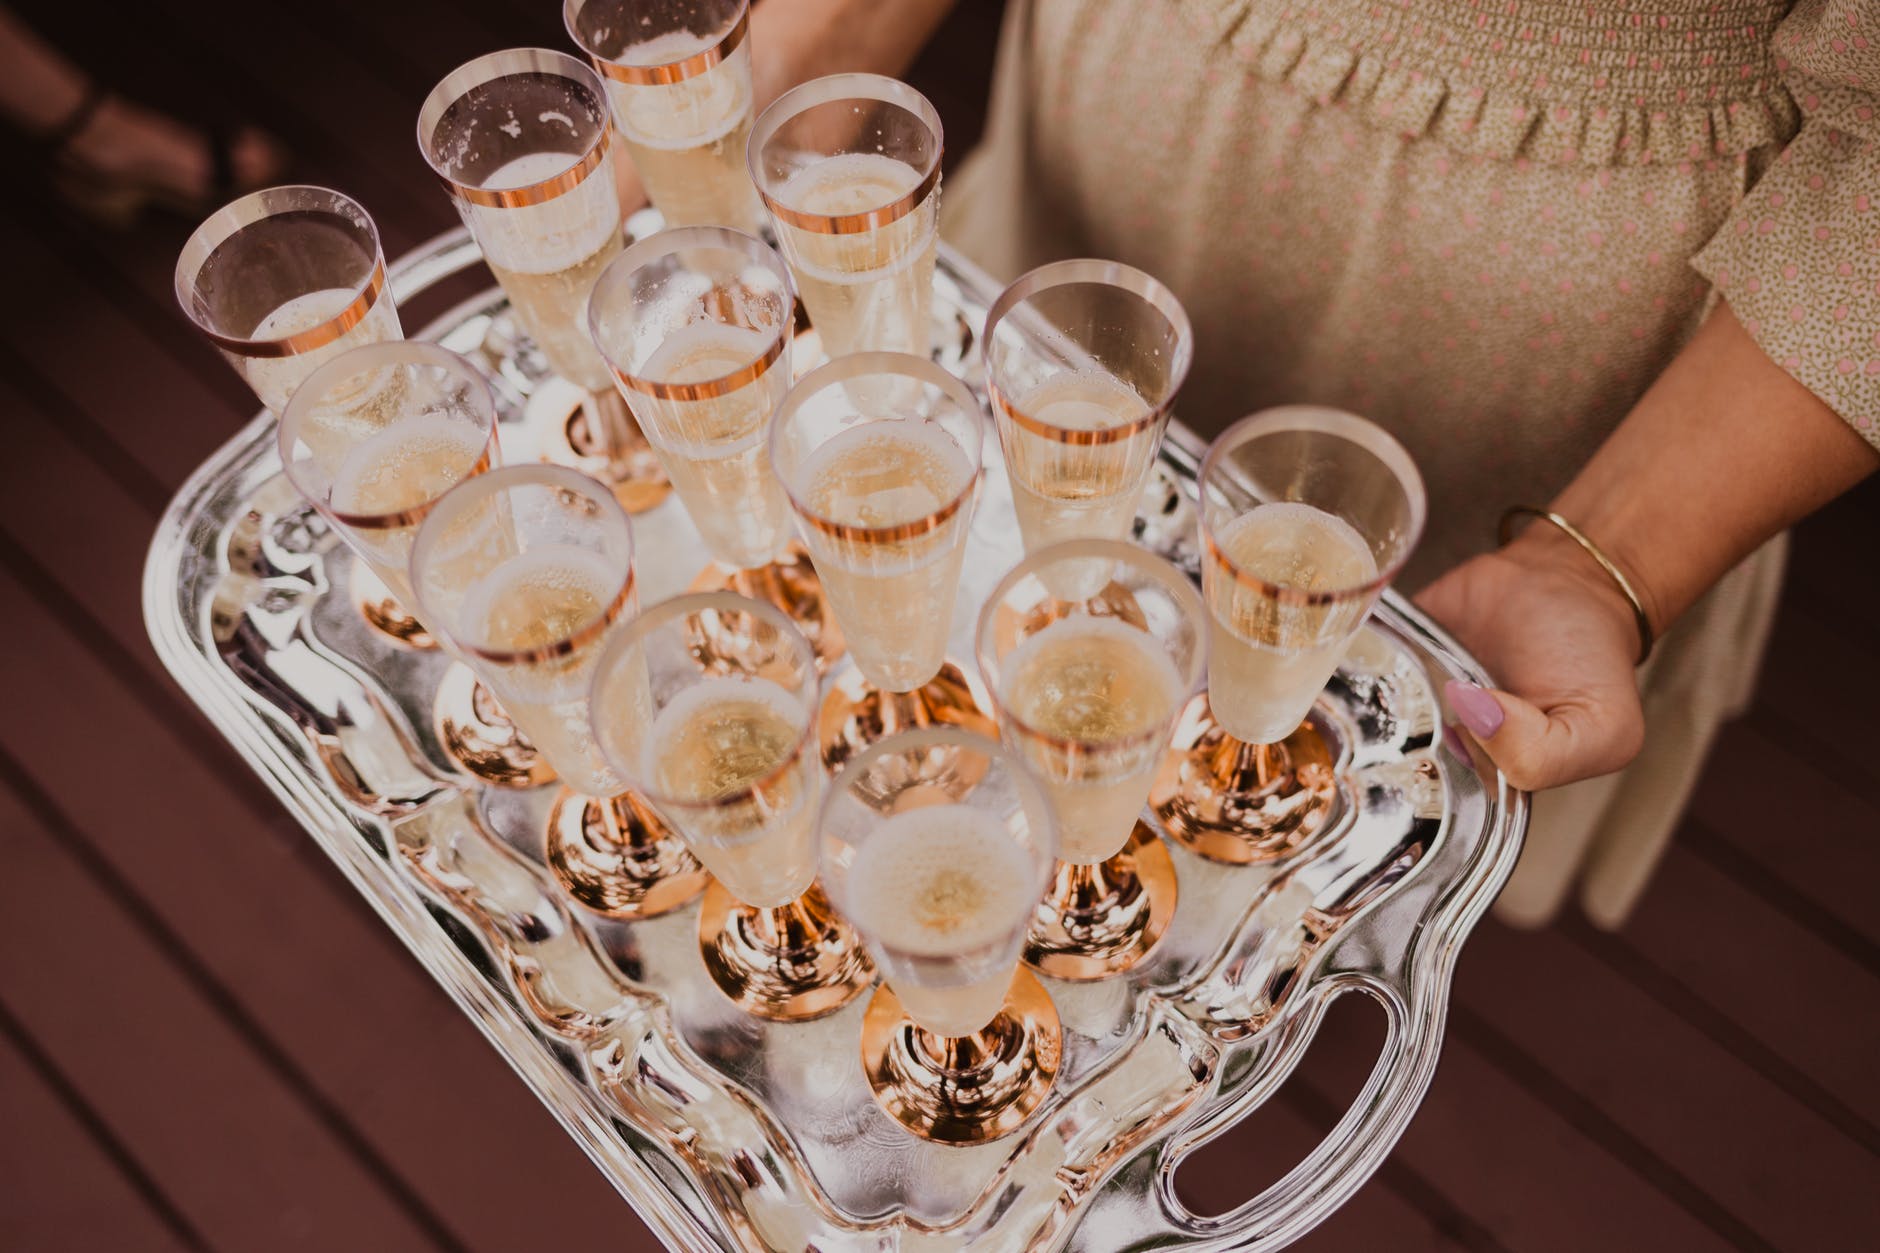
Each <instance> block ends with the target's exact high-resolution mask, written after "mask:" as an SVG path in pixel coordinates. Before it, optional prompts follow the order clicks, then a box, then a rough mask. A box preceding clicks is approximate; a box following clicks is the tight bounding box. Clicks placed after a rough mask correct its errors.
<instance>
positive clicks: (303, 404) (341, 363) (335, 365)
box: [274, 339, 497, 531]
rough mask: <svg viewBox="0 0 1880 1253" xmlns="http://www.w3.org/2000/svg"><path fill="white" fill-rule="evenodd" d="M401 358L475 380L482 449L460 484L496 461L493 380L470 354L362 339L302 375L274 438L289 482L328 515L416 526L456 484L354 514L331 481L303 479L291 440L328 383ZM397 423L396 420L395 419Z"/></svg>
mask: <svg viewBox="0 0 1880 1253" xmlns="http://www.w3.org/2000/svg"><path fill="white" fill-rule="evenodd" d="M381 358H382V359H383V360H381ZM399 362H411V363H416V364H420V365H425V366H431V367H435V368H437V369H441V370H446V371H449V372H450V373H452V374H456V375H458V376H460V377H462V378H465V379H467V380H469V381H471V382H472V383H473V384H474V386H472V387H471V389H470V394H471V396H472V397H473V400H472V402H471V403H472V404H473V406H474V408H475V416H476V418H477V420H478V425H479V426H480V427H481V428H482V429H483V452H482V455H481V456H480V457H479V458H478V459H477V461H476V462H475V464H474V465H473V466H472V468H471V470H470V472H469V473H468V474H466V475H464V477H463V478H461V479H458V480H457V483H462V482H465V481H466V480H468V479H472V478H476V477H478V476H479V475H480V474H484V473H487V472H488V471H489V470H491V469H493V468H494V467H495V465H496V455H497V448H496V443H497V441H496V429H497V424H496V397H495V394H494V393H493V392H492V391H491V390H490V383H489V380H488V379H487V378H485V377H484V376H483V372H482V371H481V370H479V369H477V368H476V366H474V365H473V364H471V362H470V361H469V359H468V358H466V357H464V356H463V355H462V354H460V353H455V352H452V351H451V350H450V349H448V348H445V347H443V346H442V345H439V344H433V343H428V342H426V341H424V340H418V339H392V340H386V341H384V342H383V343H377V344H361V345H360V346H359V347H357V348H348V349H347V350H346V351H345V352H342V353H340V354H339V355H338V356H337V357H334V358H333V359H332V360H331V361H323V362H321V363H320V365H319V366H318V367H317V368H315V369H314V370H313V371H312V372H311V373H309V374H308V375H307V377H306V378H305V379H303V380H301V384H300V386H299V387H296V388H295V389H294V394H293V395H292V396H290V397H288V399H287V404H286V406H285V407H283V408H282V410H281V416H280V420H279V421H278V422H276V423H275V430H274V441H275V448H276V450H277V451H278V452H279V454H280V458H281V471H282V473H284V474H286V475H287V481H288V482H290V483H292V484H293V485H294V489H295V490H296V491H298V492H299V493H300V494H301V495H302V496H304V497H306V499H307V500H308V501H310V502H312V504H313V507H314V508H315V509H317V510H319V511H320V512H321V513H323V514H325V515H326V516H327V517H329V518H332V519H333V520H334V521H336V522H339V523H341V524H343V525H345V526H349V527H353V528H355V529H357V530H362V531H389V530H393V529H396V528H399V527H407V526H415V525H417V524H418V523H420V522H423V521H424V519H425V517H426V515H428V514H429V513H430V512H431V510H432V509H434V508H436V507H437V503H438V502H439V501H441V500H443V499H444V497H445V496H447V495H449V494H450V492H451V490H452V489H453V488H455V487H456V486H457V483H452V484H451V485H450V487H447V488H445V489H444V490H443V491H441V492H439V493H438V494H437V495H435V496H433V497H431V498H430V499H429V500H426V501H423V502H421V503H419V504H416V505H412V506H411V507H409V508H407V509H397V510H394V511H392V512H391V513H376V514H372V513H359V514H355V513H345V512H342V511H341V510H338V509H335V508H333V506H332V504H331V498H332V495H333V492H332V488H331V486H329V487H328V488H327V489H326V491H324V492H321V493H318V494H315V493H314V492H311V491H309V490H307V485H306V484H305V483H303V482H302V481H301V478H302V476H301V473H300V471H299V470H298V469H297V467H298V466H300V465H301V464H302V463H303V462H304V461H305V458H301V457H295V456H294V455H293V445H294V442H295V440H297V439H298V438H299V436H300V429H301V427H302V426H303V425H305V423H306V420H307V415H308V413H309V411H311V410H312V409H313V408H314V407H315V405H316V404H317V403H318V401H319V398H320V396H321V395H323V394H324V389H325V386H326V384H328V383H330V382H332V381H333V380H334V379H337V378H339V377H341V376H342V375H347V374H353V373H358V372H360V371H361V370H367V369H372V368H375V367H377V366H380V365H386V364H393V363H399ZM395 422H396V420H394V424H395ZM388 429H389V426H388ZM479 467H480V468H479Z"/></svg>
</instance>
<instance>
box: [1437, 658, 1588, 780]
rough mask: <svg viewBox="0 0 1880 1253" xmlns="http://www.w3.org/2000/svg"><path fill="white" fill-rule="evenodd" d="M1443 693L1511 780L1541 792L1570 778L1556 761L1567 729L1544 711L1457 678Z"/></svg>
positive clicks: (1466, 727)
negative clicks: (1567, 777)
mask: <svg viewBox="0 0 1880 1253" xmlns="http://www.w3.org/2000/svg"><path fill="white" fill-rule="evenodd" d="M1443 695H1444V697H1445V698H1446V699H1447V700H1448V701H1449V707H1450V709H1452V710H1454V711H1455V715H1456V721H1458V722H1460V723H1461V724H1462V726H1463V729H1464V730H1466V731H1468V733H1469V734H1470V735H1472V736H1474V737H1475V740H1476V742H1477V743H1479V744H1480V745H1481V746H1482V748H1483V750H1484V751H1486V752H1487V753H1488V756H1489V758H1490V759H1491V760H1492V761H1493V762H1494V763H1495V767H1496V768H1497V769H1498V770H1500V771H1501V772H1502V773H1503V774H1504V775H1506V776H1507V777H1508V782H1510V783H1512V784H1514V785H1515V786H1516V787H1518V788H1523V789H1525V790H1527V791H1538V790H1540V789H1541V788H1546V787H1553V786H1554V785H1555V784H1557V783H1563V782H1565V781H1566V778H1565V777H1564V776H1563V774H1562V771H1561V769H1560V766H1561V764H1562V763H1561V762H1560V761H1559V760H1558V759H1559V758H1560V757H1561V755H1562V754H1561V753H1560V752H1559V751H1558V750H1559V749H1560V748H1561V747H1562V745H1561V743H1560V741H1561V740H1562V739H1563V738H1565V737H1564V736H1563V734H1562V732H1563V730H1564V728H1562V727H1560V726H1556V725H1553V724H1552V720H1551V719H1549V718H1548V716H1547V715H1546V714H1545V713H1543V712H1542V711H1541V710H1540V709H1537V708H1536V707H1535V706H1533V705H1531V704H1529V703H1528V702H1527V701H1524V700H1522V699H1521V698H1520V697H1519V696H1515V695H1512V694H1510V693H1508V692H1495V691H1490V690H1489V689H1488V688H1485V687H1477V686H1476V685H1475V684H1473V683H1465V682H1462V681H1461V680H1455V679H1452V680H1451V681H1450V682H1448V683H1447V684H1445V685H1444V686H1443Z"/></svg>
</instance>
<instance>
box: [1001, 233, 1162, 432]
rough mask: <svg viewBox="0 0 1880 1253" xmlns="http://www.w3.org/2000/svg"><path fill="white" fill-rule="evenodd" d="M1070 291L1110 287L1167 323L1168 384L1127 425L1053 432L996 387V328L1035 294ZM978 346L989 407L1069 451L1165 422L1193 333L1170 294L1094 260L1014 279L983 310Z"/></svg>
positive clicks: (1154, 282) (1150, 280)
mask: <svg viewBox="0 0 1880 1253" xmlns="http://www.w3.org/2000/svg"><path fill="white" fill-rule="evenodd" d="M1073 285H1087V286H1103V287H1113V288H1117V289H1118V290H1121V291H1126V292H1128V293H1130V294H1131V295H1132V296H1135V297H1137V298H1139V299H1140V300H1141V301H1142V302H1143V303H1144V304H1147V305H1148V306H1149V307H1150V308H1152V309H1154V310H1155V311H1156V312H1157V313H1160V314H1161V315H1162V316H1163V317H1165V318H1167V319H1168V321H1169V325H1170V326H1171V327H1172V328H1173V329H1174V331H1175V345H1176V346H1175V360H1174V361H1173V362H1172V363H1171V365H1170V367H1169V377H1168V382H1167V383H1166V384H1165V385H1164V387H1163V388H1162V394H1161V395H1160V396H1159V397H1157V398H1156V399H1155V400H1154V401H1152V402H1150V405H1149V412H1148V413H1146V414H1144V415H1143V416H1142V417H1140V418H1138V419H1136V420H1135V421H1133V422H1128V423H1125V424H1123V425H1121V426H1109V427H1103V428H1102V429H1100V430H1089V429H1084V428H1076V427H1065V426H1056V425H1053V424H1052V423H1049V422H1043V421H1040V420H1039V419H1037V418H1035V417H1032V416H1031V415H1030V414H1027V413H1026V412H1024V410H1022V409H1020V408H1019V407H1018V405H1017V404H1016V403H1015V401H1014V400H1013V399H1012V397H1011V396H1010V395H1009V394H1008V389H1007V388H1004V387H1001V386H1000V383H999V374H1000V371H999V368H998V364H997V362H996V361H995V360H994V358H993V352H992V345H993V342H994V340H993V336H994V333H995V332H996V331H997V330H998V328H999V324H1000V323H1001V322H1003V321H1004V320H1005V318H1006V317H1007V316H1008V315H1009V314H1011V313H1012V312H1013V311H1014V310H1016V309H1017V308H1018V307H1019V306H1020V305H1022V304H1024V303H1025V302H1026V301H1028V300H1030V299H1031V298H1032V297H1033V296H1036V295H1037V294H1038V293H1040V292H1044V291H1049V290H1051V289H1052V288H1054V287H1069V286H1073ZM982 342H983V343H984V344H985V354H984V355H985V359H986V390H987V391H988V392H990V393H991V395H992V403H993V404H995V405H997V406H998V408H999V411H1000V412H1001V413H1004V414H1005V415H1006V416H1007V417H1009V418H1011V419H1012V421H1013V422H1015V423H1017V424H1018V425H1019V427H1021V428H1022V429H1024V430H1026V431H1028V432H1030V433H1031V434H1033V435H1038V436H1042V437H1044V438H1046V439H1050V440H1055V441H1056V442H1058V443H1060V444H1071V445H1097V444H1108V443H1113V442H1115V441H1117V440H1122V439H1128V438H1129V437H1130V436H1132V435H1135V434H1137V433H1139V432H1141V431H1144V430H1146V429H1148V428H1149V427H1151V426H1153V425H1155V424H1156V423H1158V422H1162V421H1166V420H1167V418H1168V415H1169V413H1170V411H1171V410H1172V409H1173V408H1174V406H1175V395H1176V393H1177V392H1179V391H1180V390H1181V386H1182V384H1183V383H1184V382H1186V381H1187V379H1188V370H1189V367H1190V366H1192V365H1193V364H1194V356H1195V334H1194V327H1193V325H1192V324H1191V323H1190V322H1189V320H1188V311H1187V310H1186V309H1184V308H1183V307H1182V303H1181V301H1180V300H1178V299H1177V298H1176V296H1175V293H1174V292H1172V291H1170V290H1169V288H1168V286H1167V285H1166V284H1165V283H1163V282H1162V281H1161V280H1160V279H1158V278H1156V277H1155V276H1154V275H1153V274H1149V273H1147V272H1146V271H1143V270H1139V269H1137V268H1136V267H1135V266H1133V265H1125V264H1124V263H1123V262H1121V261H1106V260H1103V259H1101V258H1096V257H1077V258H1072V259H1071V260H1068V261H1052V262H1049V263H1047V264H1045V265H1041V266H1039V267H1037V268H1036V269H1034V270H1029V271H1027V272H1026V273H1024V274H1021V275H1019V276H1018V278H1016V279H1014V280H1013V281H1012V283H1011V284H1010V285H1009V286H1007V287H1006V289H1005V290H1004V291H1002V292H1000V293H999V296H998V298H997V299H996V300H994V301H993V302H992V304H991V306H990V307H989V308H988V309H987V310H986V329H985V333H984V336H983V339H982Z"/></svg>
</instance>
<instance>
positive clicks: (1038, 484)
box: [985, 260, 1194, 574]
mask: <svg viewBox="0 0 1880 1253" xmlns="http://www.w3.org/2000/svg"><path fill="white" fill-rule="evenodd" d="M985 351H986V376H987V381H988V386H989V390H990V392H991V395H992V411H993V414H994V415H995V416H996V417H997V419H998V424H999V442H1000V443H1001V445H1002V446H1003V447H1004V450H1005V464H1006V469H1007V472H1008V474H1009V477H1010V478H1011V482H1012V505H1013V508H1014V510H1015V511H1016V512H1017V514H1018V529H1019V535H1020V536H1021V537H1022V538H1023V540H1024V543H1025V551H1026V552H1028V553H1032V552H1037V551H1039V550H1040V549H1044V548H1048V547H1050V546H1051V545H1052V544H1057V543H1061V542H1063V541H1064V540H1070V539H1125V538H1127V537H1128V535H1129V531H1130V525H1131V523H1132V522H1133V521H1134V520H1135V517H1136V509H1137V506H1138V505H1139V504H1140V503H1141V500H1142V492H1143V487H1144V485H1145V484H1146V483H1147V481H1148V478H1149V471H1150V470H1151V469H1152V468H1153V467H1154V465H1155V458H1156V452H1157V450H1158V449H1159V448H1160V447H1161V444H1162V433H1163V431H1164V430H1166V429H1167V427H1168V419H1169V411H1170V408H1171V407H1172V406H1173V404H1174V401H1175V393H1176V392H1177V391H1178V390H1179V389H1180V387H1181V384H1182V380H1183V379H1185V378H1186V377H1187V375H1188V367H1189V364H1190V362H1191V361H1192V360H1193V357H1194V332H1193V331H1192V329H1191V328H1190V327H1189V324H1188V315H1187V314H1186V313H1185V312H1183V310H1182V307H1181V303H1180V302H1179V301H1177V300H1176V299H1175V296H1174V293H1172V292H1170V291H1169V289H1168V288H1166V287H1164V286H1163V285H1162V284H1161V283H1159V282H1157V281H1156V280H1155V279H1153V278H1151V277H1150V276H1149V275H1147V274H1144V273H1143V272H1142V271H1141V270H1137V269H1134V268H1132V267H1130V266H1127V265H1123V264H1121V263H1119V262H1115V261H1088V260H1082V261H1059V262H1056V263H1054V264H1051V265H1047V266H1043V267H1041V268H1039V269H1036V270H1033V271H1031V272H1030V273H1029V274H1026V275H1024V276H1023V277H1021V278H1020V279H1019V280H1018V281H1017V282H1015V283H1013V284H1012V285H1011V286H1010V287H1008V288H1006V289H1005V291H1004V292H1003V293H1001V294H1000V296H999V298H998V299H997V300H995V301H994V302H993V304H992V307H991V309H990V310H989V311H988V313H987V315H986V349H985ZM1062 573H1064V574H1069V573H1070V571H1069V570H1068V569H1067V570H1066V571H1063V572H1062Z"/></svg>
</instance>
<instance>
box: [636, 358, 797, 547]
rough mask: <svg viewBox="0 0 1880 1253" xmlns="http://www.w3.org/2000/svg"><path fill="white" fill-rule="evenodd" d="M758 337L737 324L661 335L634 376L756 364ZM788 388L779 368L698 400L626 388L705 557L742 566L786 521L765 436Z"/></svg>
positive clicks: (693, 376) (694, 377)
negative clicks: (662, 338)
mask: <svg viewBox="0 0 1880 1253" xmlns="http://www.w3.org/2000/svg"><path fill="white" fill-rule="evenodd" d="M767 340H768V337H766V336H765V335H764V334H762V333H761V332H758V331H754V330H749V329H747V328H744V327H738V326H728V325H724V324H722V323H711V322H697V323H694V324H692V325H691V326H688V327H686V328H685V329H684V330H681V331H679V332H677V333H676V334H674V335H672V336H670V337H669V338H668V339H667V340H666V341H665V343H663V344H661V345H660V347H659V350H658V351H657V352H655V353H654V354H653V355H652V357H651V358H649V359H648V360H647V363H646V365H645V366H644V367H642V368H641V370H640V371H639V373H640V374H642V375H643V376H644V377H646V378H649V379H656V380H658V381H660V382H662V383H703V382H708V381H710V380H712V379H719V378H724V377H725V376H726V375H729V374H731V373H732V372H733V371H736V370H739V369H741V368H743V367H744V366H747V365H750V364H751V363H752V362H753V361H755V360H757V358H758V357H759V356H761V355H762V353H763V350H764V347H765V344H766V343H767ZM789 385H790V380H789V377H788V372H787V371H785V370H783V369H781V368H778V369H772V370H766V371H765V372H764V373H763V374H761V375H759V376H758V377H757V378H755V379H753V380H752V381H751V382H749V383H746V384H745V385H744V386H742V387H739V388H737V389H735V390H733V391H730V392H727V393H725V394H723V395H720V396H709V397H706V398H704V399H700V400H676V399H662V398H660V397H656V396H649V395H646V394H644V393H641V392H629V393H628V399H629V401H630V403H631V404H632V406H633V410H634V413H635V416H637V417H638V418H639V420H640V427H641V429H642V430H643V431H645V433H646V437H647V439H648V440H649V441H650V442H651V443H652V445H653V450H654V452H656V453H657V454H658V455H659V462H660V464H661V465H662V466H664V467H665V470H666V477H668V478H670V479H671V480H672V485H673V487H674V488H676V489H677V490H678V492H679V498H680V499H681V500H683V501H684V502H685V507H686V509H687V510H688V511H689V512H690V513H691V515H692V521H693V524H694V525H696V526H697V527H698V529H699V533H700V534H701V535H702V536H704V538H705V542H706V544H707V545H709V546H710V548H711V550H712V555H713V556H715V557H717V558H718V559H719V560H720V561H723V562H726V563H727V564H729V565H733V566H737V567H740V568H742V569H752V568H754V567H757V566H761V565H763V564H764V563H765V562H767V561H769V560H770V559H771V558H772V557H774V556H775V555H776V553H777V550H778V548H779V547H781V545H782V542H783V539H784V537H785V533H786V528H787V526H788V524H789V508H790V505H789V501H788V500H786V499H785V498H784V494H783V485H782V484H781V483H780V482H779V481H778V480H777V476H776V474H775V473H774V472H773V471H772V469H771V465H770V453H769V449H768V447H767V446H766V444H765V438H764V437H765V434H766V431H767V427H768V423H769V421H770V415H771V414H772V413H774V412H775V411H776V407H777V405H778V403H779V402H781V400H782V399H783V393H784V392H785V391H787V390H788V388H789Z"/></svg>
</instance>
